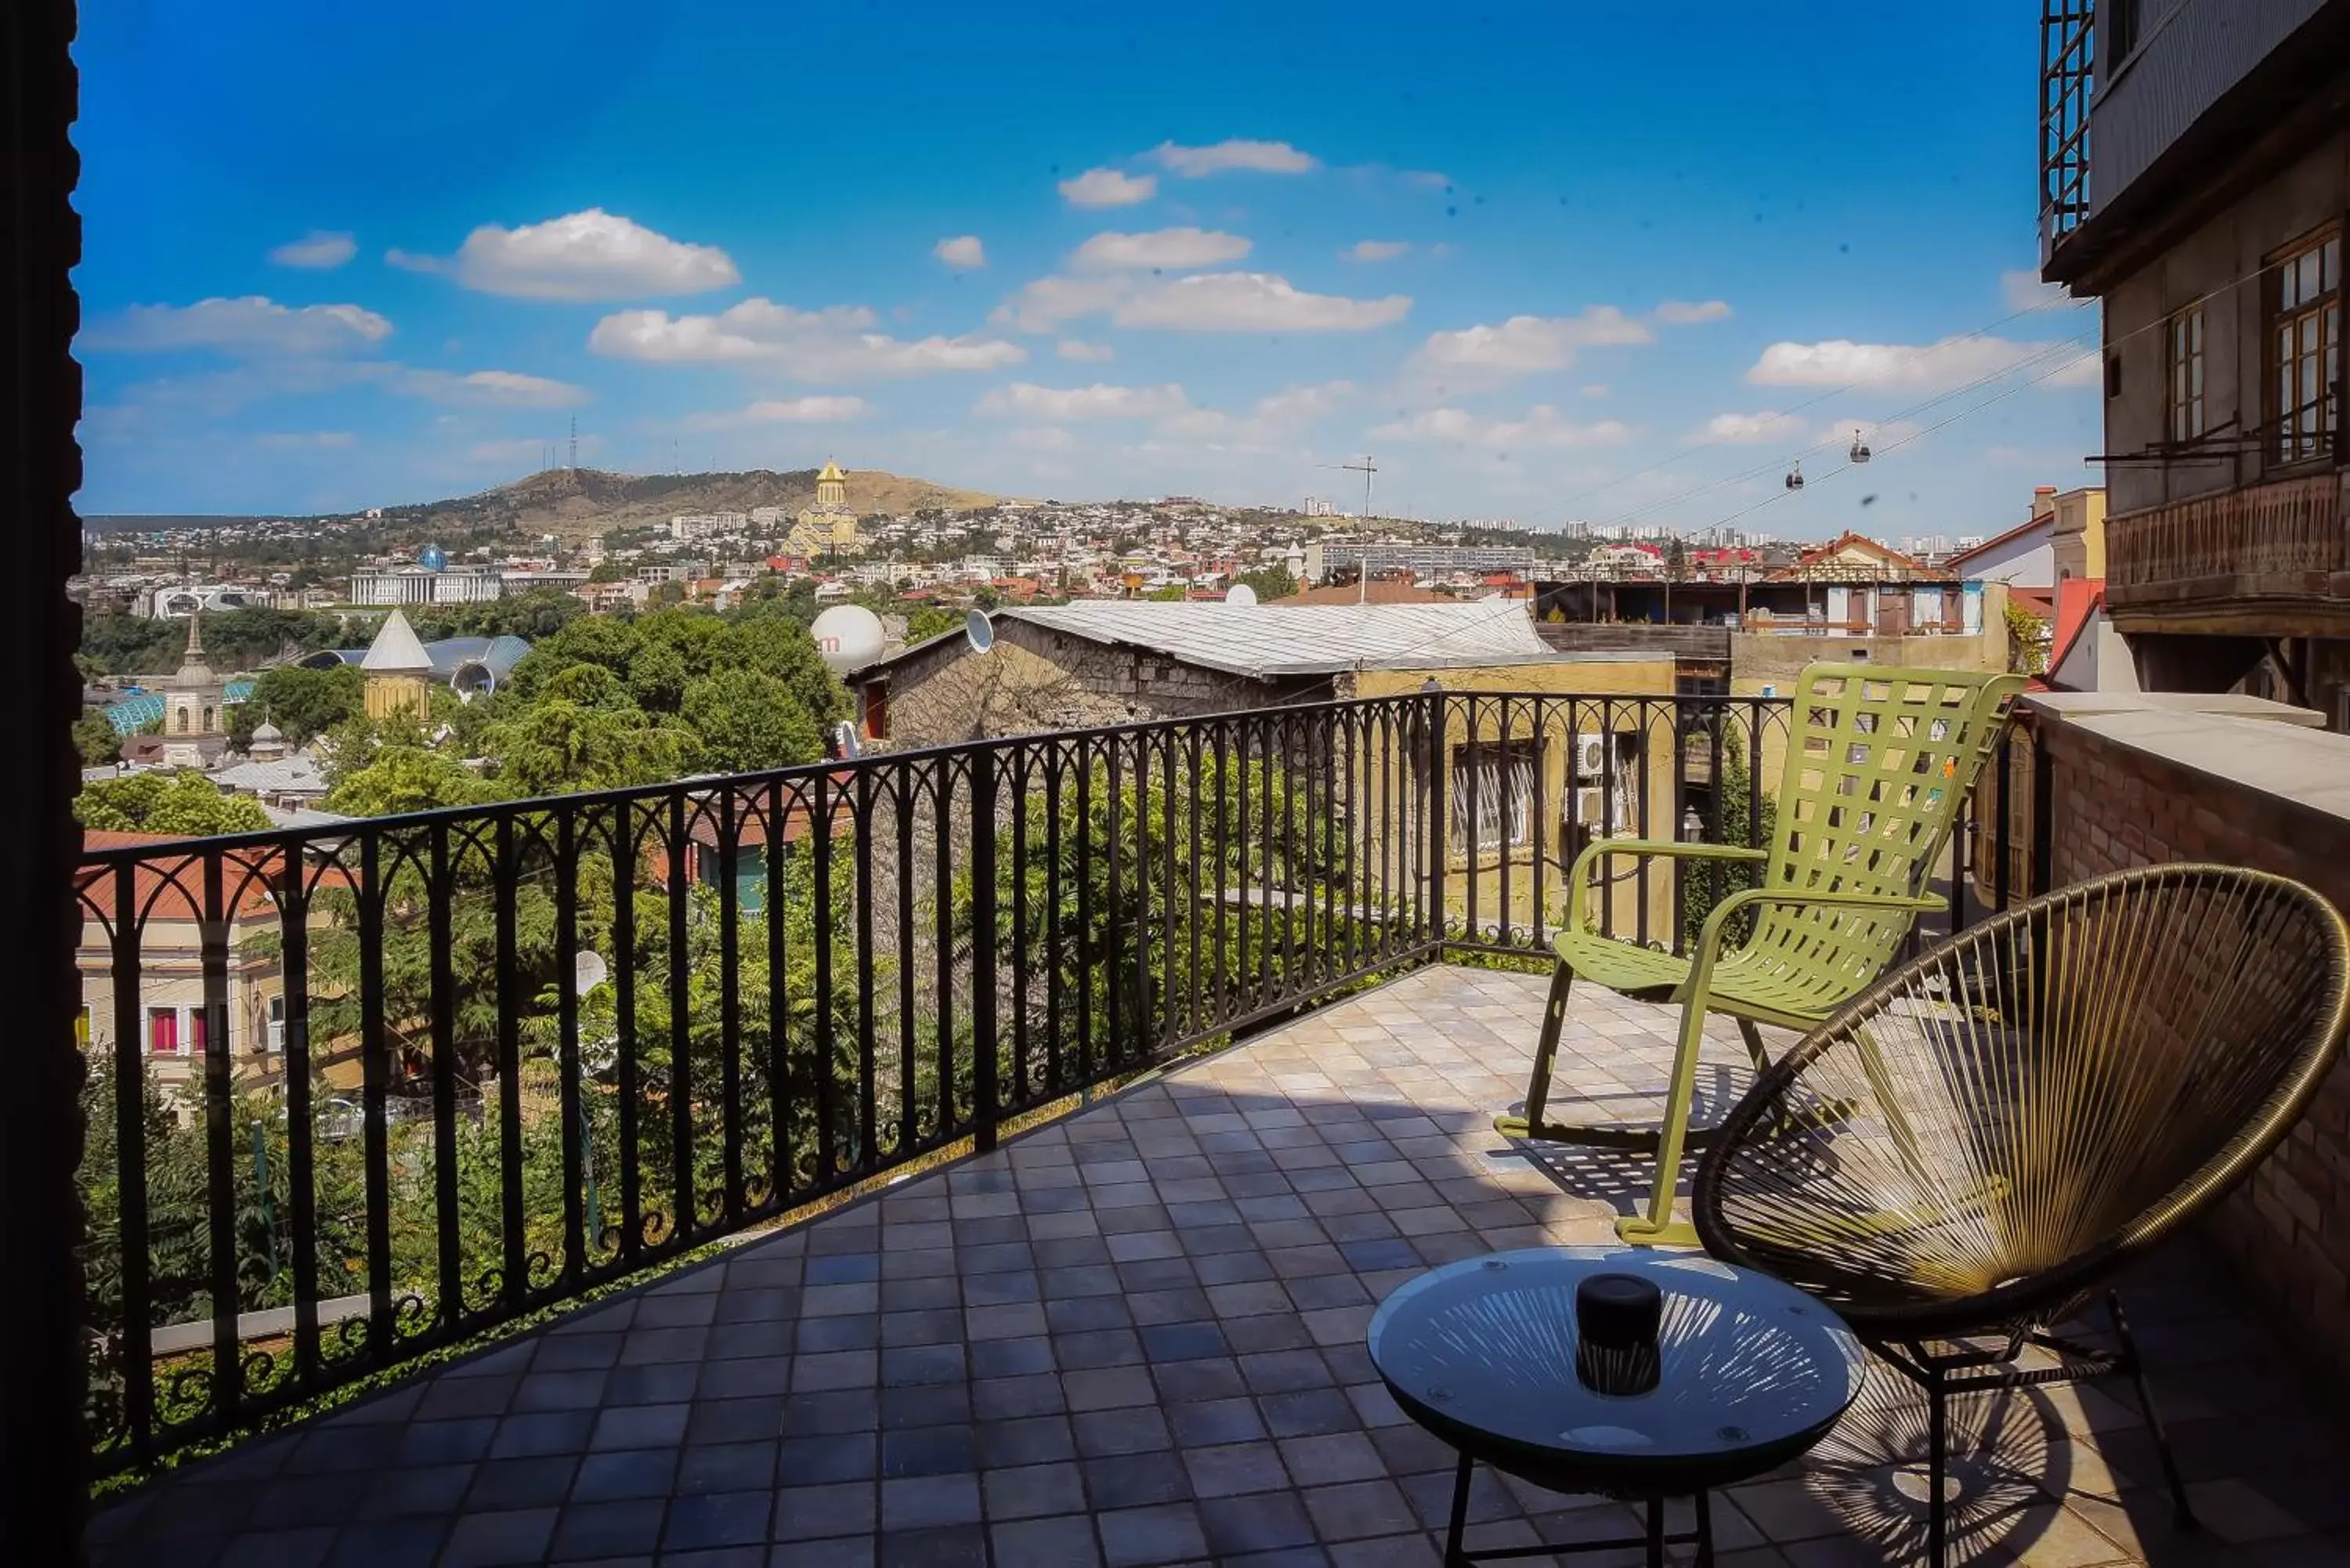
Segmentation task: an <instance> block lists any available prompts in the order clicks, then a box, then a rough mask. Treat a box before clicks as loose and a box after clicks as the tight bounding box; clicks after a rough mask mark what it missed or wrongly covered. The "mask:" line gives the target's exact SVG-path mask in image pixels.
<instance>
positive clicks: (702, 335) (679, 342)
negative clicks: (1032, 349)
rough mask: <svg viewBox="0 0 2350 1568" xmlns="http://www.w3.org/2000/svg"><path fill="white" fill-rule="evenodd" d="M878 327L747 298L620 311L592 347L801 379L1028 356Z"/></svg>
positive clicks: (843, 312) (980, 366) (1013, 349)
mask: <svg viewBox="0 0 2350 1568" xmlns="http://www.w3.org/2000/svg"><path fill="white" fill-rule="evenodd" d="M875 322H876V317H874V314H873V312H872V311H871V310H869V309H868V308H866V307H865V306H861V305H836V306H827V307H826V308H824V309H822V310H795V309H794V308H793V307H792V306H788V305H777V304H775V302H774V301H773V300H769V299H746V300H743V302H742V303H740V304H739V305H733V306H728V307H727V308H726V309H724V310H722V311H720V312H718V313H717V314H716V315H714V316H675V317H673V316H671V315H670V314H669V313H668V312H666V311H661V310H623V311H620V312H619V313H618V314H616V315H612V316H608V317H604V319H603V320H601V321H598V323H597V324H596V327H595V330H594V331H592V332H590V333H589V334H588V335H587V347H588V348H592V349H594V350H595V351H596V352H597V353H598V354H603V355H608V356H609V357H610V358H616V359H639V360H648V361H652V362H655V363H660V364H671V365H727V364H733V365H745V366H753V365H755V366H769V367H773V368H775V369H778V370H781V371H782V372H783V373H784V374H785V375H787V376H790V377H792V378H793V379H795V380H801V381H837V380H860V379H874V378H879V377H893V376H927V375H932V374H935V373H938V372H941V371H952V370H997V369H1003V368H1004V367H1005V366H1008V365H1017V364H1019V363H1020V362H1021V361H1022V360H1024V359H1025V358H1028V351H1027V350H1026V349H1024V348H1021V347H1020V346H1019V345H1018V344H1016V343H1007V342H1004V341H1003V340H1002V339H1001V338H989V337H972V336H964V337H924V338H920V339H917V340H912V341H909V340H907V339H904V338H898V337H889V335H888V334H887V333H882V332H875V331H872V330H869V329H870V328H871V327H873V326H874V325H875Z"/></svg>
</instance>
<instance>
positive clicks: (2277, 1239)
mask: <svg viewBox="0 0 2350 1568" xmlns="http://www.w3.org/2000/svg"><path fill="white" fill-rule="evenodd" d="M2237 722H2239V723H2241V721H2237ZM2037 738H2038V742H2039V744H2040V745H2041V746H2042V747H2043V749H2044V751H2045V753H2046V754H2047V756H2048V759H2049V765H2050V781H2049V782H2050V790H2051V793H2050V817H2051V822H2050V826H2051V832H2050V835H2049V849H2050V871H2051V873H2052V877H2053V880H2054V883H2055V884H2057V885H2059V886H2062V885H2064V884H2066V883H2071V882H2077V881H2080V880H2082V879H2084V878H2085V877H2094V876H2097V875H2100V874H2102V873H2104V872H2107V871H2115V870H2119V869H2122V868H2123V867H2131V866H2147V865H2158V864H2161V863H2164V862H2168V861H2176V860H2214V861H2220V862H2223V863H2226V864H2230V865H2237V866H2247V867H2254V868H2256V869H2260V870H2265V871H2272V872H2275V873H2278V874H2280V875H2282V876H2287V877H2295V878H2297V879H2299V880H2301V881H2303V882H2306V883H2308V884H2309V885H2310V886H2311V887H2313V888H2316V889H2318V891H2320V892H2322V893H2324V895H2325V896H2326V897H2327V898H2330V899H2332V900H2333V902H2334V906H2335V907H2336V908H2337V909H2350V821H2345V819H2344V818H2343V817H2341V816H2337V815H2333V814H2331V813H2328V812H2324V811H2320V810H2317V809H2314V808H2313V807H2311V806H2308V805H2303V804H2301V803H2299V802H2296V801H2293V800H2291V799H2288V798H2286V797H2284V796H2283V795H2281V794H2271V793H2268V792H2266V791H2262V790H2256V789H2250V788H2246V787H2243V786H2241V785H2240V784H2234V783H2232V782H2230V781H2229V780H2226V779H2221V778H2217V777H2214V776H2213V775H2212V774H2210V773H2208V772H2205V771H2203V770H2200V769H2196V768H2190V767H2187V766H2184V765H2181V764H2179V763H2175V762H2173V761H2171V760H2169V759H2168V758H2166V757H2162V756H2157V755H2152V754H2149V753H2148V752H2147V751H2146V750H2145V749H2143V748H2140V747H2137V746H2133V745H2130V744H2127V743H2126V742H2119V741H2116V740H2115V739H2113V738H2111V737H2109V736H2106V735H2104V734H2100V733H2098V732H2096V731H2095V729H2094V728H2093V727H2086V726H2084V725H2080V724H2073V723H2062V722H2059V723H2043V724H2042V725H2040V726H2038V737H2037ZM2329 739H2339V737H2330V738H2329ZM2342 744H2343V745H2344V747H2345V751H2350V741H2343V742H2342ZM2206 1229H2207V1230H2209V1231H2210V1233H2211V1234H2212V1236H2213V1238H2214V1239H2215V1240H2216V1241H2218V1242H2219V1243H2220V1246H2221V1247H2222V1248H2224V1249H2225V1250H2226V1251H2228V1253H2229V1254H2230V1256H2231V1257H2232V1258H2233V1259H2234V1260H2235V1262H2237V1263H2238V1264H2239V1265H2240V1266H2241V1268H2242V1270H2243V1271H2244V1272H2245V1273H2246V1275H2247V1276H2248V1277H2250V1278H2251V1280H2252V1281H2254V1282H2256V1285H2257V1286H2258V1294H2259V1295H2260V1296H2262V1298H2264V1299H2265V1300H2266V1301H2267V1302H2268V1303H2270V1304H2271V1305H2272V1308H2273V1309H2274V1311H2273V1313H2272V1315H2273V1316H2274V1317H2275V1318H2276V1320H2277V1322H2278V1326H2279V1327H2280V1329H2281V1330H2282V1332H2283V1333H2284V1334H2286V1335H2287V1336H2288V1337H2289V1338H2291V1339H2292V1340H2293V1341H2294V1342H2295V1343H2296V1344H2297V1345H2299V1346H2300V1348H2301V1349H2302V1350H2303V1353H2304V1354H2305V1355H2307V1356H2308V1357H2309V1358H2310V1360H2311V1361H2312V1363H2313V1364H2314V1365H2316V1366H2320V1367H2322V1368H2323V1369H2324V1371H2325V1372H2326V1373H2327V1374H2329V1375H2330V1376H2331V1377H2332V1379H2333V1381H2334V1384H2335V1386H2337V1387H2340V1388H2342V1389H2345V1390H2350V1058H2345V1061H2344V1062H2343V1063H2341V1064H2337V1065H2336V1066H2335V1068H2334V1073H2333V1075H2332V1076H2331V1077H2329V1078H2328V1079H2327V1081H2326V1082H2325V1084H2324V1086H2323V1088H2321V1089H2320V1091H2319V1093H2318V1096H2317V1099H2316V1101H2315V1103H2314V1105H2313V1106H2311V1108H2310V1111H2309V1114H2308V1116H2305V1117H2304V1118H2303V1121H2302V1122H2301V1124H2300V1125H2299V1126H2298V1127H2294V1128H2293V1131H2292V1133H2291V1134H2290V1135H2288V1136H2287V1137H2286V1139H2285V1141H2284V1143H2282V1145H2280V1146H2279V1147H2278V1148H2277V1150H2276V1152H2275V1153H2273V1154H2272V1155H2271V1156H2270V1157H2269V1158H2268V1159H2266V1160H2265V1161H2263V1162H2262V1165H2261V1166H2260V1167H2259V1168H2258V1169H2256V1170H2255V1171H2254V1172H2253V1173H2252V1176H2251V1179H2250V1180H2248V1181H2246V1182H2245V1183H2244V1184H2243V1185H2242V1186H2241V1187H2239V1188H2238V1189H2236V1190H2235V1192H2234V1193H2232V1194H2231V1195H2230V1197H2229V1198H2228V1199H2225V1200H2224V1202H2223V1203H2222V1204H2221V1206H2220V1209H2219V1210H2217V1211H2216V1212H2215V1214H2214V1215H2213V1217H2212V1219H2211V1220H2210V1221H2209V1222H2208V1223H2207V1226H2206Z"/></svg>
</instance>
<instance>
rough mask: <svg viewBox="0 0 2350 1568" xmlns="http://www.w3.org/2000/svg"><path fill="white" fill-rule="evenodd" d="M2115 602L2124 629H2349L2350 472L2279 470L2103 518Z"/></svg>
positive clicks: (2249, 632) (2268, 633) (2239, 632)
mask: <svg viewBox="0 0 2350 1568" xmlns="http://www.w3.org/2000/svg"><path fill="white" fill-rule="evenodd" d="M2106 607H2107V609H2108V610H2109V611H2111V613H2112V615H2113V618H2114V621H2115V624H2116V625H2117V626H2118V627H2120V628H2122V629H2123V630H2124V631H2183V632H2207V633H2218V634H2227V635H2235V636H2249V637H2303V636H2309V635H2313V634H2315V635H2325V636H2334V635H2342V634H2345V633H2350V475H2346V474H2345V473H2344V472H2340V471H2334V472H2325V473H2318V474H2312V475H2310V476H2308V477H2306V478H2301V479H2284V480H2276V481H2273V482H2272V483H2266V484H2254V485H2249V486H2246V487H2245V488H2243V489H2241V490H2230V491H2225V492H2222V493H2218V494H2213V495H2199V496H2196V497H2194V498H2193V499H2191V500H2187V501H2174V502H2172V503H2170V504H2168V505H2164V506H2152V507H2147V508H2146V509H2145V510H2143V511H2139V512H2128V513H2124V514H2120V515H2118V516H2115V517H2111V518H2108V519H2107V520H2106Z"/></svg>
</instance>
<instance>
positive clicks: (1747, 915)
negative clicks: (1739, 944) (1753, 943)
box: [1680, 709, 1779, 951]
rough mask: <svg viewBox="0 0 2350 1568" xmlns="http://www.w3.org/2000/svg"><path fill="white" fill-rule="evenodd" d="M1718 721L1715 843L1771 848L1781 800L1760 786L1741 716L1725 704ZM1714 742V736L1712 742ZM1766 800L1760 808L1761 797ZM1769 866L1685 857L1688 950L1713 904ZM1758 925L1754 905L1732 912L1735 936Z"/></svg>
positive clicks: (1752, 883)
mask: <svg viewBox="0 0 2350 1568" xmlns="http://www.w3.org/2000/svg"><path fill="white" fill-rule="evenodd" d="M1712 722H1714V723H1716V724H1718V725H1720V726H1721V777H1720V778H1718V779H1716V780H1715V781H1714V786H1713V798H1714V808H1715V811H1716V813H1717V814H1718V815H1719V816H1720V819H1721V820H1720V822H1719V824H1718V825H1715V824H1709V825H1708V826H1710V827H1711V828H1712V831H1711V832H1710V833H1708V834H1707V838H1708V840H1709V841H1710V842H1712V843H1716V844H1728V845H1733V846H1736V847H1738V848H1741V849H1767V848H1769V847H1770V846H1771V841H1772V839H1773V837H1774V836H1776V835H1777V833H1778V830H1779V803H1778V801H1777V800H1776V799H1775V798H1773V796H1772V794H1771V793H1770V792H1769V791H1768V790H1764V791H1762V792H1759V794H1758V792H1757V791H1756V790H1755V788H1754V770H1753V765H1752V763H1751V762H1750V761H1749V760H1748V757H1747V753H1746V732H1745V731H1744V730H1743V729H1742V727H1741V725H1740V722H1739V721H1738V718H1737V717H1736V715H1734V714H1733V713H1731V711H1728V710H1726V709H1724V710H1721V711H1717V712H1716V713H1715V715H1714V717H1713V720H1712ZM1707 744H1708V745H1709V746H1710V745H1711V740H1709V741H1708V742H1707ZM1758 799H1759V800H1760V802H1761V805H1760V807H1759V808H1758V807H1757V806H1756V805H1755V804H1754V803H1755V802H1756V801H1757V800H1758ZM1680 874H1681V940H1682V944H1683V946H1684V948H1685V949H1687V950H1692V951H1693V950H1695V949H1696V946H1697V939H1698V933H1699V932H1700V931H1701V930H1702V929H1704V927H1705V918H1706V917H1707V916H1708V915H1710V914H1711V913H1712V912H1713V907H1714V906H1715V905H1716V904H1719V903H1720V902H1721V900H1722V899H1724V898H1728V897H1730V895H1731V894H1732V893H1735V892H1738V891H1740V890H1741V889H1742V888H1759V887H1761V886H1762V885H1763V866H1762V864H1761V863H1760V862H1741V861H1733V860H1684V861H1682V862H1681V863H1680ZM1752 928H1753V914H1752V910H1748V911H1746V912H1744V913H1742V915H1739V916H1734V917H1732V919H1731V929H1730V930H1729V933H1728V935H1729V937H1730V940H1732V941H1742V940H1745V938H1746V934H1747V932H1748V931H1749V930H1751V929H1752Z"/></svg>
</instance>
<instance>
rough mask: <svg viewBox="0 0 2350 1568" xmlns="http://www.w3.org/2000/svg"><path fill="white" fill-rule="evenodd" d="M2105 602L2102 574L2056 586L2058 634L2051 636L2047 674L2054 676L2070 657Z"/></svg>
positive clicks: (2056, 629) (2104, 582) (2069, 580)
mask: <svg viewBox="0 0 2350 1568" xmlns="http://www.w3.org/2000/svg"><path fill="white" fill-rule="evenodd" d="M2105 602H2106V579H2105V578H2103V577H2067V578H2065V579H2064V581H2063V582H2061V583H2059V584H2057V585H2056V626H2055V635H2054V637H2052V638H2051V639H2049V644H2048V646H2049V654H2048V673H2049V674H2050V675H2051V676H2054V674H2055V673H2056V671H2058V670H2062V669H2063V668H2064V660H2065V659H2067V658H2069V657H2071V655H2072V652H2073V645H2074V643H2076V642H2078V641H2080V640H2081V634H2082V633H2083V632H2085V631H2086V630H2088V629H2089V626H2090V624H2091V623H2092V622H2093V621H2095V619H2096V618H2097V609H2098V607H2099V606H2101V605H2103V604H2104V603H2105Z"/></svg>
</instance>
